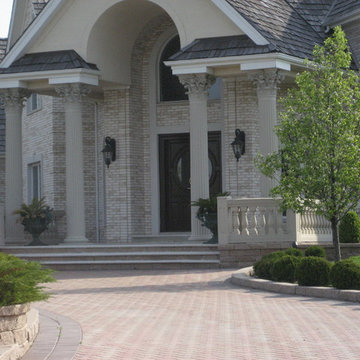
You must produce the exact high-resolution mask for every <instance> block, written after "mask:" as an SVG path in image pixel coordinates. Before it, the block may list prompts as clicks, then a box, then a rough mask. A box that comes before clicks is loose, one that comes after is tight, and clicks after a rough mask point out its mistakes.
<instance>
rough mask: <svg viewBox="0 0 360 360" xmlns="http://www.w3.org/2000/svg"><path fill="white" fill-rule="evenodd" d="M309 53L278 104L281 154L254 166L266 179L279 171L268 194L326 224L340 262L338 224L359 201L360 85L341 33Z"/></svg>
mask: <svg viewBox="0 0 360 360" xmlns="http://www.w3.org/2000/svg"><path fill="white" fill-rule="evenodd" d="M313 53H314V60H313V61H312V62H309V61H308V62H307V64H308V66H309V70H308V71H304V72H302V73H301V74H299V75H298V76H297V77H296V84H297V86H296V87H295V88H293V89H291V90H289V92H288V95H287V96H286V98H285V99H283V101H282V105H283V108H284V110H283V111H282V113H281V122H280V124H279V126H278V127H277V128H276V129H275V131H276V134H277V136H278V138H279V141H280V143H281V152H279V153H273V154H270V155H268V156H265V157H259V159H258V161H257V164H258V166H259V168H260V170H261V171H262V172H263V173H264V174H265V175H266V176H269V177H271V178H277V177H278V174H279V173H280V172H281V171H280V170H283V172H282V173H283V175H282V176H280V177H278V185H277V186H275V187H274V188H273V189H272V196H275V197H277V196H281V198H282V199H283V200H282V206H283V208H285V209H293V210H294V211H295V212H297V213H302V212H304V211H305V210H306V209H312V210H315V211H316V212H317V213H318V214H320V215H324V216H325V217H326V218H327V219H328V220H329V221H330V222H331V226H332V233H333V244H334V247H335V259H336V260H339V259H340V258H341V254H340V246H339V236H338V230H337V227H338V223H339V221H340V220H341V218H342V217H343V216H344V215H345V214H346V213H347V212H348V211H349V210H351V209H354V208H355V206H356V204H357V203H358V202H359V200H360V161H359V158H360V83H359V77H358V73H357V72H355V71H353V70H351V54H350V52H349V49H348V45H347V40H346V38H345V35H344V32H343V31H342V30H341V28H340V27H336V28H335V30H334V33H333V35H332V36H331V37H329V38H328V39H327V40H326V41H325V43H324V46H322V47H320V46H315V48H314V52H313Z"/></svg>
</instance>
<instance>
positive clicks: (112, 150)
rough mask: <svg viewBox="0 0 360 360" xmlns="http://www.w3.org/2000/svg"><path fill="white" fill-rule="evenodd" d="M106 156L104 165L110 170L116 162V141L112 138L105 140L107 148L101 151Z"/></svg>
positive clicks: (108, 137)
mask: <svg viewBox="0 0 360 360" xmlns="http://www.w3.org/2000/svg"><path fill="white" fill-rule="evenodd" d="M101 152H102V153H103V155H104V163H105V164H106V166H107V167H108V168H109V166H110V164H111V163H112V162H114V161H115V160H116V141H115V139H112V138H111V137H110V136H107V137H106V138H105V146H104V148H103V149H102V150H101Z"/></svg>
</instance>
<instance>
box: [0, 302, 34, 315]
mask: <svg viewBox="0 0 360 360" xmlns="http://www.w3.org/2000/svg"><path fill="white" fill-rule="evenodd" d="M29 310H30V304H29V303H27V304H18V305H9V306H1V307H0V316H15V315H21V314H25V313H27V312H28V311H29Z"/></svg>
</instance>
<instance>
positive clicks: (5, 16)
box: [0, 0, 13, 38]
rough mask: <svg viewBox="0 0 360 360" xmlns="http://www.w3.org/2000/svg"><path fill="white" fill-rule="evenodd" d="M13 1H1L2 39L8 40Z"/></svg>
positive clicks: (0, 33)
mask: <svg viewBox="0 0 360 360" xmlns="http://www.w3.org/2000/svg"><path fill="white" fill-rule="evenodd" d="M12 3H13V0H0V37H1V38H4V37H5V38H6V37H7V36H8V32H9V23H10V16H11V7H12Z"/></svg>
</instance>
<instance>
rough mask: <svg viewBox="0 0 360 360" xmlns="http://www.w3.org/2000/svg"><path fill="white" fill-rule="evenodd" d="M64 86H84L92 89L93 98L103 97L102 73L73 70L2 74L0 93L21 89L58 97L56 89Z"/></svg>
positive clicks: (0, 76)
mask: <svg viewBox="0 0 360 360" xmlns="http://www.w3.org/2000/svg"><path fill="white" fill-rule="evenodd" d="M64 84H74V85H76V84H78V85H80V84H83V85H86V86H88V87H91V89H92V91H91V97H94V98H102V97H103V94H102V89H101V87H100V72H99V71H97V70H89V69H72V70H55V71H36V72H27V73H3V74H0V92H2V91H3V90H4V91H6V90H7V89H9V90H12V89H19V88H21V89H24V90H26V91H28V92H29V93H33V92H34V93H39V94H43V95H49V96H58V93H57V91H56V88H57V87H61V86H62V85H64Z"/></svg>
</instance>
